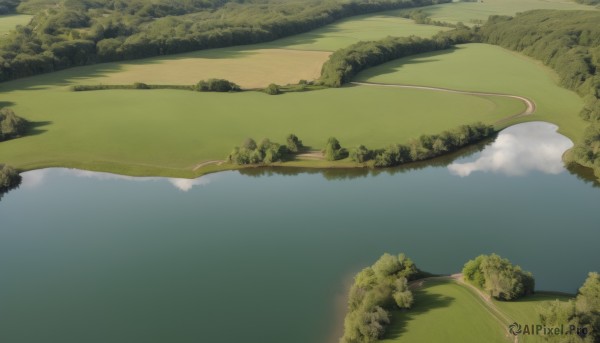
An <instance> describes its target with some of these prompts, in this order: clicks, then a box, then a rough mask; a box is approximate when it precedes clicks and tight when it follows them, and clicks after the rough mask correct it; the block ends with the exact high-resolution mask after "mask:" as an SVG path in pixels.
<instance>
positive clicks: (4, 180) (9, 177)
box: [0, 164, 21, 198]
mask: <svg viewBox="0 0 600 343" xmlns="http://www.w3.org/2000/svg"><path fill="white" fill-rule="evenodd" d="M19 184H21V175H19V173H18V172H17V171H16V169H15V168H13V167H10V166H7V165H4V164H0V198H1V197H2V194H4V193H5V192H8V191H9V190H11V189H13V188H16V187H18V186H19Z"/></svg>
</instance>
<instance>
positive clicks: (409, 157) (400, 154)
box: [350, 123, 495, 168]
mask: <svg viewBox="0 0 600 343" xmlns="http://www.w3.org/2000/svg"><path fill="white" fill-rule="evenodd" d="M494 134H495V130H494V127H493V126H491V125H486V124H483V123H475V124H471V125H461V126H459V127H458V128H456V129H454V130H449V131H444V132H442V133H441V134H433V135H421V137H419V139H414V140H412V141H411V142H410V143H408V144H392V145H390V146H388V147H387V148H385V149H382V150H376V151H373V150H369V149H368V148H367V147H365V146H364V145H360V146H359V147H357V148H354V149H352V150H351V151H350V158H351V159H352V160H353V161H354V162H358V163H365V162H368V161H369V160H374V166H375V167H377V168H385V167H393V166H398V165H401V164H404V163H409V162H417V161H423V160H427V159H430V158H434V157H438V156H441V155H444V154H446V153H449V152H453V151H456V150H458V149H460V148H463V147H465V146H467V145H469V144H473V143H476V142H479V141H481V140H484V139H486V138H489V137H491V136H493V135H494Z"/></svg>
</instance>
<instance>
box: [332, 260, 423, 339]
mask: <svg viewBox="0 0 600 343" xmlns="http://www.w3.org/2000/svg"><path fill="white" fill-rule="evenodd" d="M420 275H421V272H420V271H419V269H418V268H417V266H416V265H415V264H414V263H413V262H412V261H411V260H410V259H409V258H407V257H406V256H405V255H404V254H400V255H390V254H384V255H383V256H381V257H380V258H379V259H378V260H377V261H376V262H375V263H374V264H373V265H372V266H370V267H367V268H365V269H363V270H362V271H361V272H359V273H358V274H357V275H356V276H355V277H354V284H353V285H352V287H351V288H350V294H349V296H348V313H347V314H346V318H345V319H344V335H343V337H342V339H341V340H340V342H342V343H372V342H375V341H377V340H378V339H380V338H382V337H383V335H384V333H385V329H386V326H387V325H388V324H389V323H390V314H389V311H392V310H397V309H409V308H411V306H412V305H413V302H414V297H413V294H412V292H411V290H410V289H409V288H408V281H411V280H414V279H416V278H417V277H419V276H420Z"/></svg>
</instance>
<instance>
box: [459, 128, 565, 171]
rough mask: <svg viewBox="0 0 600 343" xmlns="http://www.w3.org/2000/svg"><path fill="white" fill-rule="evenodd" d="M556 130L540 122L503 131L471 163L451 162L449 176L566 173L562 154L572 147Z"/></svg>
mask: <svg viewBox="0 0 600 343" xmlns="http://www.w3.org/2000/svg"><path fill="white" fill-rule="evenodd" d="M557 129H558V127H557V126H556V125H553V124H549V123H543V122H531V123H524V124H518V125H515V126H512V127H509V128H507V129H505V130H502V131H501V132H500V133H499V134H498V137H497V138H496V140H495V141H494V142H493V143H492V144H491V145H490V146H488V147H486V148H485V149H484V150H483V151H482V152H481V153H480V154H479V155H477V156H476V159H475V160H474V161H471V162H463V163H457V162H455V163H452V164H450V165H449V166H448V170H449V171H450V173H452V174H454V175H457V176H460V177H465V176H469V175H471V173H473V172H477V171H482V172H492V173H498V174H504V175H507V176H521V175H526V174H527V173H530V172H533V171H539V172H542V173H545V174H559V173H561V172H563V171H564V170H565V167H564V164H563V161H562V155H563V153H564V152H565V151H566V150H568V149H569V148H571V147H572V146H573V143H572V142H571V140H570V139H568V138H567V137H565V136H563V135H561V134H559V133H557V132H556V130H557Z"/></svg>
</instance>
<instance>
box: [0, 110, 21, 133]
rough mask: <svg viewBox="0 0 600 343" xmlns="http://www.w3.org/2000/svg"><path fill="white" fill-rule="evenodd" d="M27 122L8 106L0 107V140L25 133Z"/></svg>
mask: <svg viewBox="0 0 600 343" xmlns="http://www.w3.org/2000/svg"><path fill="white" fill-rule="evenodd" d="M27 126H28V123H27V121H26V120H25V119H23V118H21V117H18V116H17V115H16V114H15V112H14V111H13V110H11V109H10V108H3V109H0V141H4V140H7V139H12V138H17V137H20V136H22V135H24V134H25V132H26V131H27Z"/></svg>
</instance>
